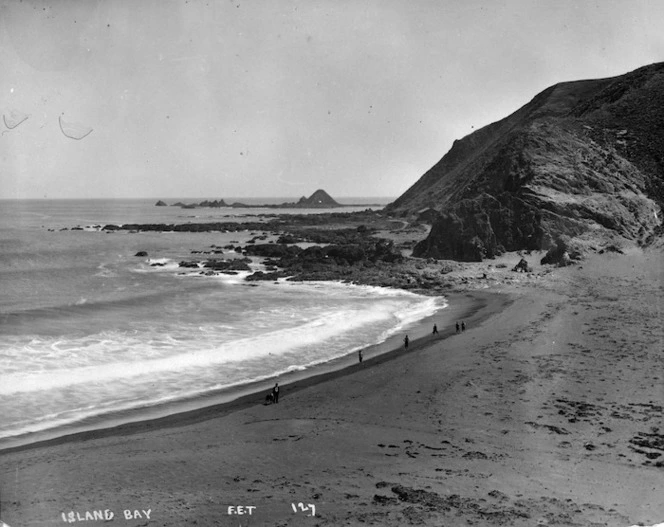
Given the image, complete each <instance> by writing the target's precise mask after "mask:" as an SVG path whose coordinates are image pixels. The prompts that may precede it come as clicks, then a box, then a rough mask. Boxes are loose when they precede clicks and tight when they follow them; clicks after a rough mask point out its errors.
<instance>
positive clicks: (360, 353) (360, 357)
mask: <svg viewBox="0 0 664 527" xmlns="http://www.w3.org/2000/svg"><path fill="white" fill-rule="evenodd" d="M357 355H358V357H359V359H360V362H362V350H360V351H358V352H357Z"/></svg>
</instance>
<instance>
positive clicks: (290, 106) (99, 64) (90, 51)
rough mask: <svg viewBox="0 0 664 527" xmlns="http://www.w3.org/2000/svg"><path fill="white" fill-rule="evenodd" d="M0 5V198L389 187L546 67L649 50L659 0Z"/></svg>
mask: <svg viewBox="0 0 664 527" xmlns="http://www.w3.org/2000/svg"><path fill="white" fill-rule="evenodd" d="M0 6H1V7H0V68H1V69H0V71H1V72H2V73H1V75H0V111H1V112H2V113H3V118H4V119H3V120H4V122H0V130H2V135H1V136H0V198H44V197H46V198H102V197H118V198H124V197H163V198H172V197H182V198H185V197H205V198H225V197H272V196H274V197H291V196H292V197H299V196H301V195H309V194H311V193H312V192H313V191H315V190H316V189H318V188H323V189H325V190H327V191H328V192H329V193H330V194H331V195H332V196H333V197H346V196H386V197H397V196H398V195H400V194H401V193H403V192H404V191H405V190H406V189H407V188H408V187H410V186H411V185H412V184H413V183H414V182H415V181H417V179H418V178H419V177H420V176H421V175H422V174H423V173H424V172H425V171H426V170H428V169H429V168H430V167H431V166H432V165H434V164H435V163H436V162H437V161H438V160H439V159H440V158H441V157H442V156H443V155H444V154H445V153H446V152H447V151H448V150H449V149H450V147H451V146H452V142H453V141H454V140H455V139H459V138H461V137H463V136H465V135H467V134H469V133H471V132H472V131H473V130H474V129H477V128H479V127H482V126H484V125H486V124H489V123H491V122H493V121H496V120H498V119H500V118H502V117H505V116H506V115H508V114H509V113H511V112H513V111H514V110H516V109H517V108H519V107H520V106H522V105H523V104H525V103H527V102H528V101H529V100H530V99H532V98H533V97H534V96H535V95H536V94H537V93H538V92H540V91H542V90H543V89H545V88H546V87H548V86H550V85H552V84H555V83H557V82H561V81H569V80H577V79H587V78H600V77H608V76H614V75H619V74H622V73H626V72H628V71H631V70H633V69H636V68H638V67H640V66H643V65H646V64H650V63H653V62H658V61H662V60H664V31H662V28H663V27H664V2H659V1H656V0H652V1H650V2H643V1H638V0H626V1H607V0H601V1H600V0H598V1H592V2H591V1H586V2H584V1H560V0H555V1H554V0H552V1H525V0H520V1H500V0H487V1H468V0H464V1H461V0H459V1H434V0H431V1H424V0H402V1H396V0H369V1H366V0H352V1H340V0H325V1H322V0H306V1H304V0H303V1H287V0H264V1H261V0H251V1H247V0H235V1H229V0H220V1H213V0H208V1H204V0H202V1H199V0H182V1H179V0H178V1H169V0H153V1H141V0H103V1H101V0H98V1H94V0H70V1H68V0H50V1H47V2H41V1H29V0H23V1H22V2H21V1H19V0H12V1H5V0H0ZM26 116H29V117H28V118H27V119H25V120H24V121H23V122H20V121H21V120H22V119H24V118H25V117H26ZM19 122H20V124H17V123H19ZM90 129H92V132H91V133H89V135H87V136H85V137H83V138H82V139H75V138H73V137H80V136H82V135H84V134H85V133H86V132H88V131H89V130H90Z"/></svg>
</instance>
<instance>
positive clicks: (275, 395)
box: [272, 382, 279, 403]
mask: <svg viewBox="0 0 664 527" xmlns="http://www.w3.org/2000/svg"><path fill="white" fill-rule="evenodd" d="M272 399H273V400H274V402H275V403H279V383H278V382H275V383H274V388H272Z"/></svg>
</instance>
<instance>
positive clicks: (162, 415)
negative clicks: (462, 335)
mask: <svg viewBox="0 0 664 527" xmlns="http://www.w3.org/2000/svg"><path fill="white" fill-rule="evenodd" d="M443 296H444V297H445V299H446V301H447V306H445V307H443V308H441V309H439V310H438V311H437V312H436V313H434V314H433V315H428V316H427V317H424V318H422V319H420V320H418V321H417V322H415V323H414V324H413V325H412V326H411V328H410V329H409V330H408V334H409V337H410V345H409V348H408V351H406V350H404V348H403V343H402V338H403V335H404V334H405V331H404V332H400V333H399V334H394V335H391V336H390V337H388V338H387V339H386V340H385V341H383V342H380V343H378V344H373V345H369V346H366V347H364V348H362V352H363V357H364V360H363V362H362V364H359V363H358V361H357V351H355V352H351V353H349V354H346V355H344V356H342V357H339V358H336V359H332V360H330V361H327V362H323V363H321V364H317V365H315V366H312V367H311V368H307V369H306V370H302V371H293V372H288V373H286V374H283V375H279V376H275V377H269V378H267V379H263V380H260V381H254V382H250V383H247V384H242V385H239V386H233V387H230V388H226V389H221V390H219V391H215V392H213V393H209V394H203V395H199V396H195V397H192V398H188V399H183V400H177V401H173V402H169V403H164V404H160V405H156V406H152V407H140V408H135V409H129V410H120V411H117V412H113V413H109V414H103V415H100V416H95V417H91V418H87V419H83V420H82V421H78V422H76V423H71V424H65V425H61V426H57V427H54V428H49V429H46V430H40V431H37V432H32V433H27V434H21V435H19V436H9V437H7V438H2V439H0V454H5V453H10V452H20V451H25V450H31V449H38V448H42V447H49V446H54V445H60V444H63V443H69V442H77V441H87V440H91V439H97V438H102V437H111V436H118V435H132V434H137V433H142V432H147V431H152V430H158V429H162V428H173V427H178V426H186V425H189V424H193V423H198V422H201V421H205V420H208V419H214V418H216V417H220V416H224V415H228V414H229V413H232V412H235V411H238V410H241V409H244V408H247V407H250V406H254V405H261V404H263V395H264V394H265V393H267V392H269V390H270V389H271V387H272V386H273V383H274V382H275V380H276V381H277V382H279V385H280V387H281V389H282V391H281V398H282V399H283V398H284V397H287V396H288V394H289V393H294V392H297V391H299V390H301V389H303V388H306V387H309V386H314V385H317V384H320V383H324V382H328V381H331V380H333V379H336V378H339V377H343V376H345V375H349V374H351V373H353V372H355V371H358V370H360V369H366V368H369V367H375V366H378V365H380V364H383V363H385V362H387V361H390V360H393V359H395V358H397V357H400V356H402V355H405V354H410V353H413V352H416V351H420V350H421V349H422V348H427V347H429V346H431V345H433V344H434V343H436V342H440V341H441V340H445V339H447V338H449V337H450V336H452V335H454V334H455V331H454V329H453V325H454V322H455V321H457V320H462V319H464V320H466V323H467V325H468V326H471V325H477V324H480V323H482V322H483V321H484V320H486V319H487V318H489V317H490V316H491V315H493V314H495V313H496V312H497V311H499V310H501V309H503V308H504V307H505V306H506V305H508V304H509V303H511V301H512V300H511V299H510V298H509V296H508V295H506V294H505V293H496V292H487V291H451V292H449V293H447V294H445V295H443ZM483 310H487V312H486V313H483ZM441 319H442V321H443V323H441ZM434 323H436V324H437V325H438V327H439V334H438V337H432V335H431V334H430V332H431V328H432V326H433V324H434Z"/></svg>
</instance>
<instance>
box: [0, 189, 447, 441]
mask: <svg viewBox="0 0 664 527" xmlns="http://www.w3.org/2000/svg"><path fill="white" fill-rule="evenodd" d="M283 201H286V200H283ZM360 208H361V209H363V208H366V207H360ZM345 210H347V209H345ZM349 210H352V209H349ZM274 212H275V211H274V210H269V209H266V210H263V209H230V208H223V209H193V210H192V209H181V208H178V207H154V200H151V201H146V200H108V201H94V200H88V201H2V202H0V288H1V293H2V296H1V297H0V415H1V416H2V420H0V439H2V438H8V437H16V436H20V435H22V434H27V433H31V432H38V431H43V430H49V429H53V428H55V427H59V426H62V425H69V424H73V423H77V422H80V421H82V420H84V419H88V418H99V417H102V418H103V416H104V415H110V414H112V413H117V412H121V411H124V410H133V409H137V408H146V407H152V406H156V405H163V404H166V403H170V402H173V401H178V400H184V399H187V398H191V397H196V396H201V395H206V394H210V393H213V392H215V391H219V390H221V389H227V388H229V387H233V386H238V385H242V384H247V383H250V382H254V381H257V380H260V379H266V378H270V377H275V376H277V377H278V376H279V375H280V374H284V373H286V372H289V371H293V370H305V369H308V368H311V367H312V366H314V365H317V364H320V363H323V362H326V361H330V360H332V359H335V358H338V357H341V356H343V355H346V354H349V353H353V352H355V351H356V350H357V349H359V348H361V347H365V346H367V345H371V344H375V343H378V342H381V341H384V340H385V339H387V338H388V337H389V336H390V335H392V334H394V333H395V332H397V331H400V330H403V329H404V328H407V327H408V326H409V325H410V324H413V323H414V322H416V321H417V320H419V319H421V318H423V317H426V316H428V315H430V314H432V313H434V312H435V311H436V310H437V309H440V308H441V307H443V306H444V305H445V301H444V299H443V298H431V297H424V296H419V295H416V294H412V293H408V292H405V291H398V290H392V289H386V288H376V287H364V286H352V285H347V284H342V283H335V282H314V283H293V282H288V281H283V280H282V281H279V282H276V283H274V282H259V283H249V282H245V281H244V276H246V274H248V273H240V274H238V275H216V276H205V275H202V274H200V272H199V271H198V270H192V269H184V268H181V267H179V266H178V262H179V261H181V260H184V259H187V260H192V259H195V258H196V257H198V258H204V256H201V255H197V256H196V255H192V251H202V250H209V249H210V247H211V246H212V245H215V246H217V247H223V246H224V245H226V244H229V243H233V242H234V243H240V244H241V243H242V242H246V241H247V240H248V239H249V238H250V237H252V235H254V234H258V232H252V233H249V232H230V233H155V232H152V233H150V232H138V233H130V232H124V231H121V232H112V233H109V232H106V231H103V230H101V229H100V228H99V227H100V226H103V225H106V224H108V223H114V224H122V223H187V222H207V221H210V222H212V221H257V220H259V219H260V218H259V217H257V216H256V214H260V213H268V214H269V213H274ZM277 212H279V213H283V212H284V211H282V210H279V211H277ZM298 212H302V211H298ZM309 212H310V213H316V212H320V211H309ZM79 226H80V227H81V228H82V229H83V230H78V229H77V230H72V227H79ZM268 230H269V229H267V228H266V232H267V231H268ZM139 251H146V252H147V253H148V256H147V257H139V256H136V253H137V252H139ZM228 253H229V254H227V255H215V257H217V258H219V257H224V256H226V257H232V256H234V255H235V253H233V251H230V250H229V251H228ZM154 264H159V265H154ZM251 265H252V267H253V268H254V269H260V268H261V263H260V259H258V258H257V259H255V261H254V262H252V264H251Z"/></svg>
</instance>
